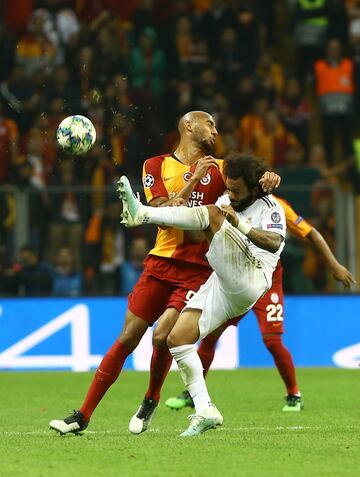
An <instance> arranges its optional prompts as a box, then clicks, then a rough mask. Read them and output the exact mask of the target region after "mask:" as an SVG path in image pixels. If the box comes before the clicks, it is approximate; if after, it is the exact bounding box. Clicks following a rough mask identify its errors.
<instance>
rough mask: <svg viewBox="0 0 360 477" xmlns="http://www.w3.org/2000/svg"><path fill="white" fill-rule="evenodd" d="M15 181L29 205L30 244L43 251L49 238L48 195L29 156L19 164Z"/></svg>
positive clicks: (26, 204)
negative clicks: (47, 228)
mask: <svg viewBox="0 0 360 477" xmlns="http://www.w3.org/2000/svg"><path fill="white" fill-rule="evenodd" d="M14 182H15V185H16V186H17V188H18V193H19V192H20V193H21V195H22V198H23V201H25V204H24V205H25V206H26V207H27V218H28V225H29V230H28V232H29V242H30V245H31V246H33V247H35V248H36V249H37V250H38V251H41V252H43V250H44V247H45V243H46V242H45V241H46V239H47V235H46V225H47V201H46V199H47V197H46V194H45V193H44V192H42V191H41V187H39V183H38V178H36V176H35V173H34V167H33V166H32V164H31V163H30V162H29V161H28V160H27V158H24V162H21V163H20V164H18V166H17V168H16V176H15V181H14Z"/></svg>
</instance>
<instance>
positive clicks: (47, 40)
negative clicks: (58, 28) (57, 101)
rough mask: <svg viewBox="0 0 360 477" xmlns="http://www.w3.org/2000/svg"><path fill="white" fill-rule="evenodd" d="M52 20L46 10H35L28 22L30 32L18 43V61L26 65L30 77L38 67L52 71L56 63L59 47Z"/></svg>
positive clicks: (26, 71)
mask: <svg viewBox="0 0 360 477" xmlns="http://www.w3.org/2000/svg"><path fill="white" fill-rule="evenodd" d="M50 21H51V20H50V19H49V14H48V12H46V10H43V9H39V10H36V11H34V12H33V13H32V15H31V18H30V20H29V23H28V33H26V34H25V35H24V36H22V37H21V38H20V40H19V42H18V44H17V47H16V61H17V63H18V64H19V65H21V66H24V67H25V73H26V75H27V76H28V77H30V76H31V75H32V74H33V73H34V72H35V71H36V70H38V69H45V70H46V71H47V72H48V73H50V72H51V71H52V69H53V67H54V65H55V61H56V55H57V47H56V44H55V42H54V37H53V35H52V26H49V22H50ZM50 30H51V31H50Z"/></svg>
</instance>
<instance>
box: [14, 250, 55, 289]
mask: <svg viewBox="0 0 360 477" xmlns="http://www.w3.org/2000/svg"><path fill="white" fill-rule="evenodd" d="M15 277H16V283H17V288H18V291H19V294H20V295H25V296H43V295H50V294H51V291H52V284H53V278H52V277H53V271H52V269H51V267H50V266H49V265H48V264H47V263H46V262H42V261H41V260H40V259H39V255H38V253H37V251H36V250H35V249H34V248H32V247H31V246H29V245H24V246H23V247H22V248H21V249H20V254H19V265H18V271H16V274H15Z"/></svg>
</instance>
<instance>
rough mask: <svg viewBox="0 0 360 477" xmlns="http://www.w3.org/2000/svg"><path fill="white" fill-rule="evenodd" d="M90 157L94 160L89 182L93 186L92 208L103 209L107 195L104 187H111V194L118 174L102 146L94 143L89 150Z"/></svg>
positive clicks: (112, 161)
mask: <svg viewBox="0 0 360 477" xmlns="http://www.w3.org/2000/svg"><path fill="white" fill-rule="evenodd" d="M91 157H93V158H94V160H95V161H96V163H95V167H94V169H93V171H92V174H91V178H90V184H91V186H92V187H94V191H93V192H92V210H98V209H101V210H103V209H104V208H105V203H106V200H107V198H108V196H109V193H108V192H107V191H105V189H106V188H108V187H111V188H112V194H113V189H114V187H115V183H116V179H118V177H119V176H118V175H117V173H116V168H115V164H114V160H113V159H112V157H111V155H110V154H109V153H108V152H107V151H106V150H105V149H104V148H103V147H101V146H98V145H96V146H95V147H94V148H93V150H92V151H91Z"/></svg>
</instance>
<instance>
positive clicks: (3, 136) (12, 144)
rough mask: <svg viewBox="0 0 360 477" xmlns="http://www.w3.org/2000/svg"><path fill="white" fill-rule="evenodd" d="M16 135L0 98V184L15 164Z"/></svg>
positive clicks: (16, 152)
mask: <svg viewBox="0 0 360 477" xmlns="http://www.w3.org/2000/svg"><path fill="white" fill-rule="evenodd" d="M18 135H19V133H18V128H17V126H16V123H15V122H14V121H13V120H12V119H9V118H7V117H6V116H5V111H4V106H3V102H2V101H1V100H0V184H2V183H4V182H7V181H8V179H9V174H10V170H11V168H12V167H14V166H15V163H16V158H17V154H18V141H19V138H18Z"/></svg>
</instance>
